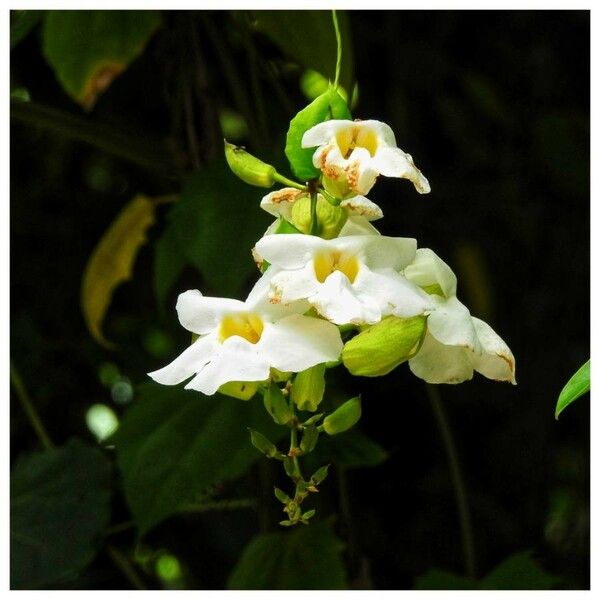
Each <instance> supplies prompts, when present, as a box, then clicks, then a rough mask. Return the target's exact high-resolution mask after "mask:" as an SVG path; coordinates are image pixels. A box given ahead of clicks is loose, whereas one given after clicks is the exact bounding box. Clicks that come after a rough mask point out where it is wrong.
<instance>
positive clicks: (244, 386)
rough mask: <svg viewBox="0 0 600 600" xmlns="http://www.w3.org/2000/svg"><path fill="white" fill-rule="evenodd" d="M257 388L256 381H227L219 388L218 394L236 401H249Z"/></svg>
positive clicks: (258, 383)
mask: <svg viewBox="0 0 600 600" xmlns="http://www.w3.org/2000/svg"><path fill="white" fill-rule="evenodd" d="M259 387H260V382H257V381H229V382H227V383H224V384H223V385H222V386H221V387H220V388H219V393H220V394H223V395H224V396H231V397H232V398H237V399H238V400H250V398H252V397H253V396H254V394H256V392H257V391H258V388H259Z"/></svg>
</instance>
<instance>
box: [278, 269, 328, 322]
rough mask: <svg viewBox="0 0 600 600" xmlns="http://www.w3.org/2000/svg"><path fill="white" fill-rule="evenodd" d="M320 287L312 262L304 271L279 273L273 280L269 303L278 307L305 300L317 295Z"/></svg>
mask: <svg viewBox="0 0 600 600" xmlns="http://www.w3.org/2000/svg"><path fill="white" fill-rule="evenodd" d="M320 285H321V284H320V283H319V282H318V280H317V277H316V275H315V268H314V265H313V263H312V261H311V262H309V263H308V264H306V265H305V266H304V268H302V269H294V270H290V271H279V272H278V273H276V274H275V276H274V277H273V279H272V280H271V290H270V292H269V302H271V303H272V304H274V305H278V304H289V303H290V302H296V301H298V300H303V299H306V298H309V297H311V296H312V295H313V294H315V293H316V292H317V290H318V289H319V286H320ZM298 312H299V311H298Z"/></svg>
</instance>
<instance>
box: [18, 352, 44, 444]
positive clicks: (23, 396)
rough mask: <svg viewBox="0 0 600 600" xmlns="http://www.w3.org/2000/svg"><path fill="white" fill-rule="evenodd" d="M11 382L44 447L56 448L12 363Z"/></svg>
mask: <svg viewBox="0 0 600 600" xmlns="http://www.w3.org/2000/svg"><path fill="white" fill-rule="evenodd" d="M10 381H11V383H12V385H13V388H14V390H15V393H16V394H17V398H18V399H19V402H20V403H21V406H22V407H23V410H24V411H25V414H26V415H27V418H28V419H29V423H30V424H31V426H32V427H33V429H34V431H35V433H36V435H37V437H38V439H39V440H40V442H41V444H42V446H44V448H45V449H46V450H50V449H52V448H54V444H53V443H52V440H51V439H50V436H49V435H48V432H47V431H46V428H45V427H44V424H43V423H42V420H41V419H40V416H39V415H38V413H37V410H36V409H35V407H34V406H33V404H32V402H31V399H30V398H29V394H28V393H27V390H26V389H25V385H24V384H23V380H22V379H21V376H20V375H19V372H18V371H17V369H16V367H15V366H14V365H13V363H12V362H11V363H10Z"/></svg>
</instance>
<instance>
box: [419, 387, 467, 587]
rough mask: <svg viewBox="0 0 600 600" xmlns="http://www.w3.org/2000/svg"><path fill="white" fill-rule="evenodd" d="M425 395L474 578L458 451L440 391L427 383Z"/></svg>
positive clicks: (465, 553) (464, 547)
mask: <svg viewBox="0 0 600 600" xmlns="http://www.w3.org/2000/svg"><path fill="white" fill-rule="evenodd" d="M426 388H427V395H428V396H429V401H430V403H431V408H432V409H433V415H434V417H435V420H436V421H437V424H438V427H439V428H440V433H441V434H442V440H443V442H444V448H445V450H446V455H447V457H448V465H449V467H450V477H451V479H452V485H453V487H454V495H455V497H456V507H457V509H458V518H459V522H460V533H461V539H462V545H463V554H464V558H465V567H466V572H467V575H468V576H469V577H471V578H473V579H474V578H475V574H476V569H475V543H474V538H473V524H472V522H471V514H470V512H469V503H468V501H467V492H466V488H465V482H464V479H463V476H462V471H461V468H460V463H459V460H458V453H457V452H456V446H455V445H454V438H453V436H452V430H451V429H450V425H449V423H448V419H447V418H446V412H445V411H444V407H443V404H442V402H441V400H440V393H439V391H438V388H437V386H435V385H431V384H427V385H426Z"/></svg>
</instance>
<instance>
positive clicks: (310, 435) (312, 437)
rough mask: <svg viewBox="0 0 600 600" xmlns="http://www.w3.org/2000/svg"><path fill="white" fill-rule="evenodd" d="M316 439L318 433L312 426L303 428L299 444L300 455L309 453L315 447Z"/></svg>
mask: <svg viewBox="0 0 600 600" xmlns="http://www.w3.org/2000/svg"><path fill="white" fill-rule="evenodd" d="M318 439H319V431H318V430H317V428H316V427H315V426H314V425H310V426H309V427H305V428H304V433H303V434H302V441H301V442H300V450H302V454H308V453H309V452H311V451H312V450H313V449H314V447H315V446H316V445H317V440H318Z"/></svg>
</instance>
